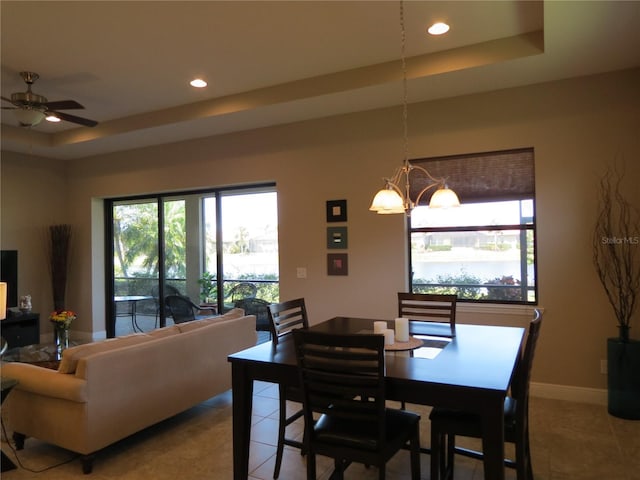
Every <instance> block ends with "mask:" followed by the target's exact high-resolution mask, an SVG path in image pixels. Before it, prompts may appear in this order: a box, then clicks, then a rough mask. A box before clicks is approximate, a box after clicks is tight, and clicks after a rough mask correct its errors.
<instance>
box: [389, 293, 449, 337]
mask: <svg viewBox="0 0 640 480" xmlns="http://www.w3.org/2000/svg"><path fill="white" fill-rule="evenodd" d="M457 300H458V297H457V295H445V294H435V293H406V292H398V316H399V317H404V318H408V319H410V320H416V321H420V322H433V323H434V324H439V325H434V328H436V329H435V330H434V334H437V335H438V334H439V335H443V336H451V337H455V336H456V301H457ZM443 324H444V325H443ZM443 326H444V328H442V329H441V328H440V327H443Z"/></svg>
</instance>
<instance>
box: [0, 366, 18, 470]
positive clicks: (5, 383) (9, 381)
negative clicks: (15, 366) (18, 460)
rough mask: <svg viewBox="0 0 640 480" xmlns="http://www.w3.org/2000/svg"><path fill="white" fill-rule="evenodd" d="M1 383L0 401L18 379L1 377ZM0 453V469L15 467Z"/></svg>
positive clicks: (12, 468) (5, 396)
mask: <svg viewBox="0 0 640 480" xmlns="http://www.w3.org/2000/svg"><path fill="white" fill-rule="evenodd" d="M1 383H2V400H1V401H0V403H4V399H5V398H7V395H9V392H10V391H11V389H13V387H15V386H16V385H17V384H18V381H17V380H15V379H13V378H3V379H1ZM0 453H1V454H2V465H1V469H0V471H2V472H7V471H9V470H14V469H15V468H16V465H15V463H13V462H12V461H11V459H10V458H9V457H7V455H6V454H5V453H4V452H0Z"/></svg>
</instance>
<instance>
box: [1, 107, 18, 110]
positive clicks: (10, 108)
mask: <svg viewBox="0 0 640 480" xmlns="http://www.w3.org/2000/svg"><path fill="white" fill-rule="evenodd" d="M16 108H17V107H2V110H15V109H16Z"/></svg>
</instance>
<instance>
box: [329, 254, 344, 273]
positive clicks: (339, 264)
mask: <svg viewBox="0 0 640 480" xmlns="http://www.w3.org/2000/svg"><path fill="white" fill-rule="evenodd" d="M327 275H349V256H348V255H347V254H346V253H328V254H327Z"/></svg>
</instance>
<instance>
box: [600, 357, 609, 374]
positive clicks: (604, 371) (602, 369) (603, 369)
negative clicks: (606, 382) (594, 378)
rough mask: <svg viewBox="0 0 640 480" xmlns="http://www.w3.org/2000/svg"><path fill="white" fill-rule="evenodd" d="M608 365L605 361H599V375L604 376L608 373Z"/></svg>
mask: <svg viewBox="0 0 640 480" xmlns="http://www.w3.org/2000/svg"><path fill="white" fill-rule="evenodd" d="M607 367H608V365H607V361H606V360H600V373H601V374H603V375H606V374H607V372H608V368H607Z"/></svg>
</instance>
